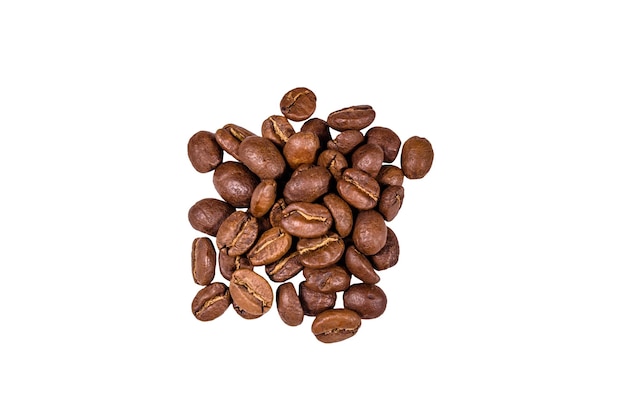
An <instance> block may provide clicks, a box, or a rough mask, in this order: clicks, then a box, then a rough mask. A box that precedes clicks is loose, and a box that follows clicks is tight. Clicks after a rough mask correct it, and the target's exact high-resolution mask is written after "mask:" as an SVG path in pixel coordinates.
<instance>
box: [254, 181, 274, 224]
mask: <svg viewBox="0 0 626 417" xmlns="http://www.w3.org/2000/svg"><path fill="white" fill-rule="evenodd" d="M277 187H278V184H276V181H275V180H272V179H268V180H263V181H261V182H260V183H259V185H257V186H256V188H255V189H254V192H253V193H252V197H251V198H250V214H252V215H253V216H254V217H263V216H264V215H265V214H266V213H267V212H268V211H270V209H271V208H272V206H273V205H274V203H275V202H276V193H277V191H278V190H277Z"/></svg>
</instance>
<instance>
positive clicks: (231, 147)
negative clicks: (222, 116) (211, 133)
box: [215, 124, 254, 160]
mask: <svg viewBox="0 0 626 417" xmlns="http://www.w3.org/2000/svg"><path fill="white" fill-rule="evenodd" d="M253 135H254V133H252V132H250V131H249V130H248V129H244V128H243V127H241V126H237V125H234V124H227V125H225V126H224V127H223V128H221V129H218V130H217V131H216V132H215V141H216V142H217V144H218V145H219V146H220V147H221V148H222V149H223V150H224V151H226V152H227V153H228V154H229V155H231V156H232V157H233V158H235V159H236V160H239V145H240V144H241V141H243V140H244V139H245V138H247V137H248V136H253Z"/></svg>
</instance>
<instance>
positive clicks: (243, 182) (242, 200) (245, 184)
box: [213, 161, 259, 208]
mask: <svg viewBox="0 0 626 417" xmlns="http://www.w3.org/2000/svg"><path fill="white" fill-rule="evenodd" d="M257 185H259V178H258V177H257V176H256V175H254V174H253V173H252V171H250V170H249V169H248V168H247V167H246V166H245V165H244V164H242V163H241V162H235V161H226V162H224V163H223V164H221V165H220V166H218V167H217V168H215V171H214V172H213V186H214V187H215V190H216V191H217V193H218V194H219V195H220V196H221V197H222V198H223V199H224V201H226V202H227V203H229V204H230V205H232V206H233V207H238V208H241V207H248V206H249V205H250V200H251V199H252V193H254V189H255V188H256V186H257Z"/></svg>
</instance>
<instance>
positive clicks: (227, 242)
mask: <svg viewBox="0 0 626 417" xmlns="http://www.w3.org/2000/svg"><path fill="white" fill-rule="evenodd" d="M258 233H259V224H258V223H257V219H256V217H253V216H252V215H251V214H249V213H245V212H243V211H235V212H234V213H232V214H231V215H230V216H228V218H227V219H226V220H224V222H223V223H222V225H221V226H220V228H219V230H218V231H217V236H216V237H215V242H216V243H217V248H218V249H219V250H220V251H221V250H222V249H225V250H226V251H227V254H228V255H230V256H236V255H243V254H244V253H246V252H247V251H248V249H250V248H251V247H252V245H253V244H254V242H255V241H256V238H257V236H258Z"/></svg>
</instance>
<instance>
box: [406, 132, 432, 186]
mask: <svg viewBox="0 0 626 417" xmlns="http://www.w3.org/2000/svg"><path fill="white" fill-rule="evenodd" d="M434 155H435V154H434V152H433V147H432V145H431V144H430V142H429V141H428V139H426V138H420V137H419V136H413V137H411V138H410V139H408V140H407V141H406V142H404V145H402V154H401V155H400V163H401V166H402V171H403V172H404V176H405V177H407V178H409V179H418V178H423V177H424V176H425V175H426V174H427V173H428V171H430V167H431V166H432V164H433V158H434Z"/></svg>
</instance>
